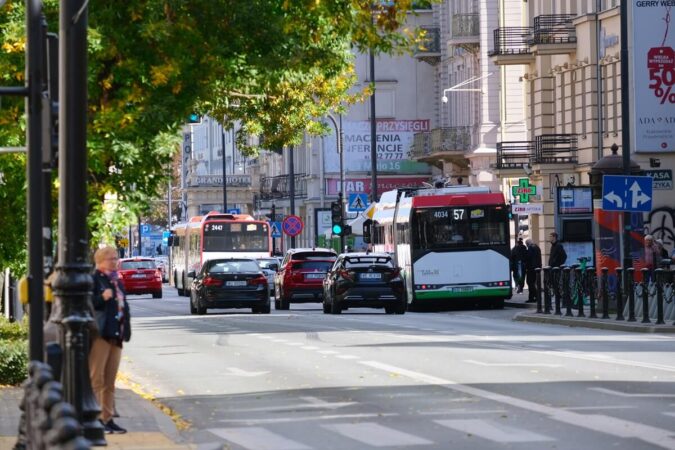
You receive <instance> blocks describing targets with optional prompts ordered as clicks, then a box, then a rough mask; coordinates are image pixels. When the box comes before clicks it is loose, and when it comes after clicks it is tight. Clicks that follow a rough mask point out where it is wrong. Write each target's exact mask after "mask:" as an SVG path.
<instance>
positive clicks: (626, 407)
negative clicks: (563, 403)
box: [562, 405, 636, 411]
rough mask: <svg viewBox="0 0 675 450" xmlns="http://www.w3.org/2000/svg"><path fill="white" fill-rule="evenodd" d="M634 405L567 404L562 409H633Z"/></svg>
mask: <svg viewBox="0 0 675 450" xmlns="http://www.w3.org/2000/svg"><path fill="white" fill-rule="evenodd" d="M635 408H636V406H629V405H608V406H567V407H564V408H562V409H564V410H566V411H601V410H605V409H635Z"/></svg>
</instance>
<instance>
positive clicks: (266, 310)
mask: <svg viewBox="0 0 675 450" xmlns="http://www.w3.org/2000/svg"><path fill="white" fill-rule="evenodd" d="M271 310H272V308H271V307H270V304H269V303H267V304H265V305H263V306H261V307H260V309H259V310H258V312H259V313H260V314H269V313H270V312H271Z"/></svg>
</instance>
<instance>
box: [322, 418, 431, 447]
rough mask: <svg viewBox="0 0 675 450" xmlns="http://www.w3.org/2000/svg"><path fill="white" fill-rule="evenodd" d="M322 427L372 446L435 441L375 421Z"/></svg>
mask: <svg viewBox="0 0 675 450" xmlns="http://www.w3.org/2000/svg"><path fill="white" fill-rule="evenodd" d="M322 427H323V428H326V429H327V430H331V431H334V432H336V433H339V434H341V435H343V436H346V437H348V438H350V439H354V440H356V441H359V442H361V443H363V444H367V445H370V446H372V447H390V446H391V447H393V446H396V447H404V446H411V445H429V444H433V442H431V441H429V440H427V439H424V438H421V437H418V436H414V435H412V434H408V433H404V432H402V431H398V430H396V429H394V428H389V427H385V426H383V425H380V424H378V423H375V422H364V423H340V424H331V425H322Z"/></svg>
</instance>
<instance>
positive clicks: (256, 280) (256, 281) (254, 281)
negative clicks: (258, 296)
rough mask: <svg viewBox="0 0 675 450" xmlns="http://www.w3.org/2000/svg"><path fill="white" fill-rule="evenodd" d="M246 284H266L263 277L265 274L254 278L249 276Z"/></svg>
mask: <svg viewBox="0 0 675 450" xmlns="http://www.w3.org/2000/svg"><path fill="white" fill-rule="evenodd" d="M248 284H250V285H251V286H260V285H263V286H267V278H265V275H260V276H258V277H256V278H251V279H250V280H248Z"/></svg>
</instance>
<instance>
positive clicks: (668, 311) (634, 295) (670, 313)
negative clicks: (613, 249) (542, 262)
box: [537, 265, 675, 325]
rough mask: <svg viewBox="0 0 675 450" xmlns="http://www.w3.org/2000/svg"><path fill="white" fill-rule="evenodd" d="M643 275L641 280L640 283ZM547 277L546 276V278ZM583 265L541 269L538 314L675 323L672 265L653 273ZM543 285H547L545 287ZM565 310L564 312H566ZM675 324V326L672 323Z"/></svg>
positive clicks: (538, 284)
mask: <svg viewBox="0 0 675 450" xmlns="http://www.w3.org/2000/svg"><path fill="white" fill-rule="evenodd" d="M636 272H639V274H640V277H637V278H639V280H636ZM542 274H543V275H542ZM611 278H612V281H613V282H611V283H610V273H609V269H608V268H606V267H603V268H602V269H601V270H600V277H599V278H598V277H597V272H596V269H595V267H586V268H582V267H581V266H580V265H573V266H563V267H553V268H551V267H544V268H543V269H537V286H538V289H537V313H539V314H555V315H559V316H560V315H564V316H566V317H575V313H574V312H575V311H576V317H586V307H588V317H590V318H592V319H598V318H599V319H610V314H613V315H614V317H615V320H617V321H626V322H637V321H638V320H639V321H640V322H641V323H643V324H651V323H654V324H655V325H665V324H666V321H668V323H672V322H671V321H673V320H675V290H674V289H673V286H674V284H675V283H674V280H675V271H673V270H671V269H670V267H669V266H668V265H664V266H663V267H662V268H658V269H655V270H650V269H647V268H642V269H640V270H639V271H636V270H635V269H634V268H629V269H627V270H623V268H621V267H619V268H617V269H615V271H614V274H612V277H611ZM542 283H543V284H542ZM563 309H564V313H563ZM672 324H673V325H675V323H672Z"/></svg>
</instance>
